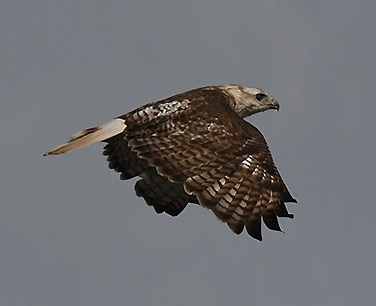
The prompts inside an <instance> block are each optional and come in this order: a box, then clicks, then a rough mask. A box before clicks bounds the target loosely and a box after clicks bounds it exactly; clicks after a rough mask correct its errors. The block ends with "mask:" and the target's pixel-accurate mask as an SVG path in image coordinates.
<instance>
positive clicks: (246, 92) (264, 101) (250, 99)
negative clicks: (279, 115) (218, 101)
mask: <svg viewBox="0 0 376 306" xmlns="http://www.w3.org/2000/svg"><path fill="white" fill-rule="evenodd" d="M219 87H220V88H221V89H223V90H224V91H225V92H227V94H228V96H229V98H230V99H229V100H230V106H231V107H232V108H233V109H234V110H235V112H236V113H237V114H238V115H239V116H241V117H243V118H245V117H247V116H249V115H252V114H254V113H258V112H263V111H266V110H268V109H276V110H279V104H278V101H277V100H276V99H274V98H273V97H272V96H271V95H269V94H268V93H266V92H265V91H264V90H262V89H261V88H256V87H245V86H241V85H232V84H231V85H222V86H219Z"/></svg>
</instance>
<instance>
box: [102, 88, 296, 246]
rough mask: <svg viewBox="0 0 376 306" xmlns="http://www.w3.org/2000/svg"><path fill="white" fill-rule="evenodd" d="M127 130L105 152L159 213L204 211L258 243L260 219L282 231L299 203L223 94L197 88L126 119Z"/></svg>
mask: <svg viewBox="0 0 376 306" xmlns="http://www.w3.org/2000/svg"><path fill="white" fill-rule="evenodd" d="M119 118H121V119H124V120H125V123H126V125H127V129H126V131H125V132H124V134H121V135H118V136H115V137H113V138H111V139H108V140H107V142H108V144H107V145H106V147H105V151H104V154H105V155H107V156H108V161H109V166H110V168H112V169H114V170H116V171H118V172H121V178H122V179H129V178H132V177H135V176H140V177H141V178H142V179H141V180H139V181H138V182H137V183H136V186H135V188H136V193H137V195H138V196H142V197H144V199H145V200H146V202H147V203H148V205H151V206H153V207H154V209H155V210H156V212H158V213H161V212H166V213H168V214H170V215H173V216H175V215H178V214H179V213H180V212H181V211H182V210H183V209H184V208H185V206H186V205H187V204H188V203H189V202H191V203H199V204H200V205H201V206H204V207H207V208H209V209H211V210H212V211H213V213H214V214H215V215H216V216H217V217H218V218H219V219H220V220H222V221H224V222H226V223H227V224H228V226H229V227H230V228H231V229H232V230H233V231H234V232H235V233H237V234H239V233H241V232H242V231H243V229H244V227H245V228H246V230H247V232H248V233H249V235H251V236H252V237H254V238H256V239H259V240H261V239H262V236H261V218H262V219H263V221H264V223H265V225H266V226H267V227H268V228H269V229H271V230H277V231H280V230H281V229H280V227H279V224H278V219H277V217H289V218H292V215H291V214H289V213H288V212H287V209H286V206H285V204H284V203H285V202H296V201H295V200H294V199H293V198H292V197H291V195H290V193H289V191H288V190H287V188H286V186H285V184H284V183H283V181H282V178H281V177H280V175H279V173H278V171H277V169H276V167H275V165H274V163H273V160H272V157H271V154H270V151H269V149H268V147H267V144H266V141H265V139H264V137H263V136H262V134H261V133H260V132H259V131H258V130H257V129H256V128H255V127H254V126H252V125H251V124H249V123H247V122H246V121H244V120H243V119H242V118H241V117H239V116H238V115H237V114H236V113H235V112H234V111H233V110H232V109H231V108H230V107H229V105H228V103H227V102H226V96H225V95H224V94H223V92H222V91H221V90H219V89H218V90H211V91H209V90H205V89H199V90H195V91H191V92H188V93H185V94H183V95H176V96H173V97H171V98H168V99H166V100H163V101H160V102H156V103H150V104H148V105H146V106H144V107H141V108H139V109H137V110H135V111H133V112H131V113H128V114H125V115H123V116H121V117H119Z"/></svg>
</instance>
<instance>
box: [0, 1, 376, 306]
mask: <svg viewBox="0 0 376 306" xmlns="http://www.w3.org/2000/svg"><path fill="white" fill-rule="evenodd" d="M375 13H376V2H375V1H374V0H369V1H361V0H359V1H345V0H343V1H340V0H338V1H334V0H332V1H328V0H325V1H280V0H274V1H249V0H242V1H223V0H221V1H218V0H216V1H214V0H210V1H203V0H192V1H179V0H168V1H167V0H166V1H154V2H153V1H141V0H140V1H116V0H113V1H89V0H86V1H84V0H74V1H73V0H72V1H47V0H45V1H42V0H35V1H29V0H28V1H26V0H23V1H22V0H18V1H13V0H8V1H7V0H3V1H1V3H0V42H1V43H0V100H1V112H0V130H1V142H2V145H1V149H0V152H1V153H0V167H1V168H0V169H1V176H0V186H1V187H0V190H1V192H0V275H1V277H0V304H1V305H38V306H44V305H46V306H47V305H48V306H50V305H183V306H185V305H207V306H210V305H215V306H217V305H341V306H342V305H371V304H373V303H374V300H375V298H376V290H375V289H376V281H375V279H376V264H375V261H374V258H375V255H376V254H375V253H376V234H375V214H376V205H375V200H374V192H375V191H374V190H375V178H376V177H375V172H376V163H375V156H376V138H375V131H376V120H375V118H374V117H375V111H376V106H375V105H376V104H375V96H376V84H375V71H376V69H375V68H376V36H375V28H376V19H375V17H374V16H375ZM229 82H231V83H241V84H246V85H252V86H258V87H262V88H264V89H265V90H266V91H268V92H269V93H270V94H272V95H273V96H275V97H276V98H277V99H278V100H279V102H280V104H281V110H280V112H278V113H277V112H272V111H269V112H265V113H262V114H258V115H256V116H254V117H252V118H251V119H250V121H251V122H252V123H253V124H255V125H256V126H257V127H258V128H259V129H260V130H261V131H262V132H263V134H264V135H265V137H266V139H267V140H268V143H269V146H270V148H271V150H272V153H273V156H274V159H275V162H276V164H277V166H278V168H279V170H280V172H281V174H282V176H283V178H284V180H285V182H286V184H287V186H288V187H289V189H290V191H291V193H292V194H293V196H294V197H295V198H297V199H298V201H299V204H298V205H294V204H290V205H289V210H290V211H291V212H292V213H294V214H295V219H294V220H283V221H282V227H283V229H284V230H285V233H276V232H271V231H266V230H265V228H264V231H263V233H264V241H263V242H261V243H260V242H258V241H256V240H254V239H251V238H250V237H248V236H247V235H246V234H243V235H240V236H236V235H234V234H232V233H231V231H230V230H229V229H228V228H227V226H226V225H224V224H222V223H221V222H219V221H217V219H216V218H215V217H214V216H213V214H212V213H211V212H210V211H208V210H205V209H203V208H201V207H196V206H192V207H188V209H186V210H185V211H184V212H183V213H182V214H181V215H180V216H179V217H177V218H171V217H169V216H167V215H156V214H155V213H154V211H153V209H152V208H150V207H148V206H147V205H146V204H145V203H144V201H143V200H142V199H141V198H137V197H136V196H135V194H134V191H133V185H134V181H130V182H124V181H120V180H119V178H118V174H116V173H114V172H112V171H111V170H108V169H107V164H106V161H105V159H104V157H103V156H101V151H102V148H101V145H96V146H93V147H90V148H87V149H85V150H82V151H77V152H74V153H72V154H69V155H66V156H61V157H56V158H43V157H42V154H43V153H44V151H45V150H47V149H49V148H50V147H51V146H54V145H56V144H59V143H61V142H62V141H65V140H66V139H67V138H68V137H69V136H70V135H71V134H72V133H74V132H76V131H78V130H81V129H83V128H87V127H91V126H95V125H97V124H101V123H103V122H105V121H107V120H109V119H111V118H113V117H115V116H117V115H121V114H123V113H125V112H128V111H130V110H132V109H134V108H136V107H138V106H141V105H143V104H145V103H147V102H150V101H153V100H157V99H162V98H165V97H167V96H169V95H172V94H175V93H178V92H181V91H184V90H188V89H191V88H195V87H198V86H204V85H210V84H221V83H229Z"/></svg>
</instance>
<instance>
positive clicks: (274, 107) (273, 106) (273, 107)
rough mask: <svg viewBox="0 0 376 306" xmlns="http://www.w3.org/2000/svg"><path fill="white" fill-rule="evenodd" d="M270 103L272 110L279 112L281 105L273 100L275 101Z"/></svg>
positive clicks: (272, 100)
mask: <svg viewBox="0 0 376 306" xmlns="http://www.w3.org/2000/svg"><path fill="white" fill-rule="evenodd" d="M270 102H271V103H270V108H272V109H276V110H277V111H279V103H278V101H277V100H276V99H274V98H273V99H271V101H270Z"/></svg>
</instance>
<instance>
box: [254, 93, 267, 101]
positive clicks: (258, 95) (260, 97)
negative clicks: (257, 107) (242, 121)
mask: <svg viewBox="0 0 376 306" xmlns="http://www.w3.org/2000/svg"><path fill="white" fill-rule="evenodd" d="M265 97H266V94H264V93H258V94H257V95H256V99H257V100H258V101H261V100H262V99H264V98H265Z"/></svg>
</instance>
